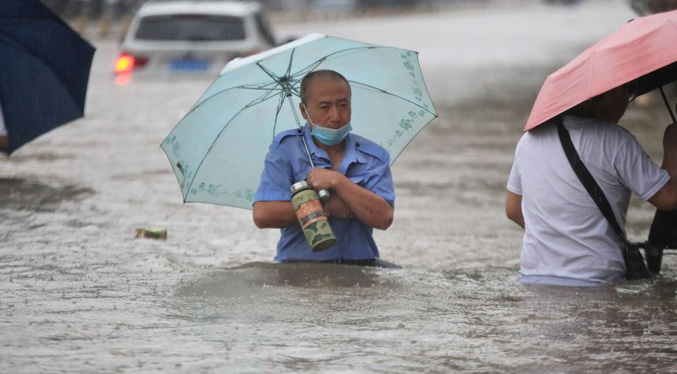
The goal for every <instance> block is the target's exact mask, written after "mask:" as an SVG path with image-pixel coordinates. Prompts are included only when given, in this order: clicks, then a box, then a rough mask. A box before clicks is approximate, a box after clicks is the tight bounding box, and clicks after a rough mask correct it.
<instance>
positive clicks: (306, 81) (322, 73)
mask: <svg viewBox="0 0 677 374" xmlns="http://www.w3.org/2000/svg"><path fill="white" fill-rule="evenodd" d="M320 77H325V78H332V79H336V80H340V81H343V82H345V83H346V84H347V85H348V89H350V83H349V82H348V80H347V79H346V77H344V76H343V75H341V74H339V73H338V72H336V71H334V70H315V71H311V72H310V73H308V74H306V76H305V77H303V79H302V80H301V102H303V103H304V104H307V103H308V87H309V86H310V83H312V81H313V80H314V79H315V78H320Z"/></svg>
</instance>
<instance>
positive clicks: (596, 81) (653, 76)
mask: <svg viewBox="0 0 677 374" xmlns="http://www.w3.org/2000/svg"><path fill="white" fill-rule="evenodd" d="M676 62H677V11H671V12H666V13H659V14H654V15H651V16H646V17H642V18H638V19H635V20H632V21H631V22H628V23H626V24H625V25H623V27H621V28H620V29H618V30H616V31H615V32H614V33H612V34H610V35H608V36H607V37H606V38H604V39H602V40H601V41H599V42H597V43H596V44H594V45H593V46H591V47H589V48H588V49H586V50H585V51H584V52H583V53H581V54H580V55H579V56H578V57H576V58H575V59H574V60H572V61H571V62H569V63H568V64H567V65H565V66H564V67H562V68H561V69H559V70H557V71H556V72H554V73H552V74H551V75H550V76H548V78H547V79H546V80H545V83H543V87H541V91H540V92H539V93H538V97H536V102H535V103H534V107H533V109H532V110H531V114H530V115H529V119H528V120H527V123H526V125H525V126H524V131H529V130H531V129H533V128H534V127H536V126H538V125H540V124H542V123H544V122H546V121H548V120H550V119H552V118H554V117H555V116H557V115H559V114H561V113H563V112H565V111H566V110H568V109H571V108H573V107H574V106H576V105H578V104H580V103H582V102H584V101H586V100H588V99H590V98H593V97H595V96H597V95H599V94H601V93H604V92H606V91H609V90H610V89H612V88H616V87H618V86H621V85H623V84H625V83H628V82H631V81H633V80H636V79H637V92H636V94H637V95H641V94H644V93H646V92H649V91H652V90H654V89H656V88H659V87H661V86H663V85H665V84H667V83H670V82H673V81H675V80H677V63H676ZM668 108H669V107H668Z"/></svg>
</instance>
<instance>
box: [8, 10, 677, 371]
mask: <svg viewBox="0 0 677 374" xmlns="http://www.w3.org/2000/svg"><path fill="white" fill-rule="evenodd" d="M526 4H527V5H522V6H510V7H501V8H500V9H490V8H488V9H484V8H483V9H466V10H454V11H450V12H448V13H444V12H443V13H439V14H412V15H405V16H401V17H388V18H379V19H377V20H365V19H354V20H350V19H342V20H335V21H332V22H319V23H309V22H306V23H303V24H290V23H284V22H280V23H279V24H276V25H274V26H275V29H276V31H277V32H278V33H279V35H280V37H285V36H291V35H301V34H304V33H306V32H310V31H319V32H324V33H327V34H331V35H336V36H344V37H352V38H354V39H358V40H363V41H370V42H373V43H377V44H378V43H381V44H388V45H395V46H400V47H405V48H410V49H414V50H417V51H419V52H420V53H421V55H420V56H421V57H420V58H421V64H422V67H423V70H424V74H425V76H426V80H427V82H428V84H429V89H430V91H431V94H432V96H433V101H434V102H435V105H436V108H437V111H438V113H439V116H440V117H439V118H438V119H436V120H435V121H433V122H432V123H431V124H430V125H429V126H428V127H426V128H425V129H424V130H423V131H422V132H421V133H420V134H419V136H418V137H417V138H416V139H415V140H414V141H413V142H412V143H411V144H410V145H409V146H408V147H407V149H405V151H404V152H403V153H402V154H401V155H400V157H399V158H398V159H397V161H396V162H395V164H394V166H393V176H394V180H395V191H396V194H397V199H396V209H395V221H394V223H393V225H392V226H391V227H390V228H389V229H388V230H387V231H377V232H376V235H375V237H376V241H377V243H378V244H379V247H380V250H381V253H382V256H383V258H384V259H385V260H388V261H391V262H395V263H397V264H399V265H401V266H402V267H403V268H402V269H374V268H362V267H355V266H340V265H326V264H274V263H273V262H272V258H273V256H274V247H275V243H276V241H277V238H278V236H279V233H278V231H277V230H258V229H256V228H255V227H254V225H253V223H252V219H251V212H250V211H246V210H242V209H236V208H228V207H218V206H209V205H203V204H187V205H183V204H182V202H181V195H180V192H179V187H178V184H177V181H176V178H175V177H174V175H173V174H172V172H171V168H170V166H169V165H168V163H167V160H166V157H165V156H164V153H163V152H162V151H161V149H160V148H159V145H160V143H161V141H162V140H163V138H164V136H166V134H167V133H168V132H169V131H170V130H171V129H172V127H173V126H174V125H175V124H176V123H177V122H178V121H179V120H180V119H181V118H182V116H183V115H184V114H185V113H186V112H187V111H188V109H189V108H190V106H191V105H192V104H193V103H194V102H195V101H196V100H197V98H198V97H199V96H200V95H201V93H202V92H203V91H204V90H205V89H206V88H207V87H208V86H209V84H210V83H211V81H212V77H197V78H189V79H185V78H178V77H165V78H153V79H134V78H133V79H132V80H131V81H120V80H116V78H115V77H114V76H113V75H112V73H111V66H112V63H113V60H114V58H115V56H116V54H117V52H118V50H117V48H118V45H117V42H116V41H115V40H109V39H100V38H96V37H92V38H91V40H92V43H93V44H95V45H96V47H97V53H96V56H95V61H94V66H93V68H92V75H91V80H90V89H89V92H88V98H87V110H86V115H85V118H83V119H80V120H78V121H75V122H73V123H71V124H69V125H67V126H64V127H62V128H60V129H58V130H56V131H54V132H52V133H50V134H47V135H45V136H43V137H41V138H39V139H37V140H36V141H34V142H32V143H31V144H29V145H27V146H25V147H24V148H22V149H21V150H19V151H18V152H16V153H15V154H14V155H12V157H11V158H9V159H7V158H2V159H0V194H1V195H2V196H3V198H2V199H0V220H1V221H2V225H1V226H0V372H2V373H413V372H420V373H454V372H460V373H612V372H613V373H639V372H642V373H670V372H673V373H677V363H676V361H675V357H676V354H677V315H676V310H677V302H676V300H675V299H676V297H677V256H674V255H670V256H666V257H665V258H664V261H663V267H662V275H661V276H660V277H659V278H657V279H653V280H650V281H644V282H637V283H627V284H620V285H615V286H608V287H602V288H561V287H535V286H524V285H520V284H519V283H517V282H516V278H517V272H518V269H519V249H520V244H521V235H522V232H521V230H520V229H519V228H518V227H517V226H516V225H514V224H513V223H511V222H509V221H508V220H507V219H506V218H505V214H504V200H505V183H506V181H507V178H508V173H509V170H510V166H511V164H512V157H513V152H514V147H515V145H516V143H517V141H518V139H519V137H520V136H521V129H522V127H523V124H524V123H525V121H526V118H527V116H528V113H529V110H530V108H531V105H532V104H533V100H534V98H535V96H536V94H537V92H538V88H539V87H540V85H541V84H542V82H543V80H544V79H545V77H546V76H547V75H548V74H549V73H550V72H552V71H554V70H555V69H557V68H558V67H559V66H561V65H563V64H564V63H565V62H567V61H568V60H570V59H571V58H573V57H574V56H575V55H577V54H578V53H580V52H581V51H582V50H583V49H584V48H585V47H586V46H588V45H590V44H591V43H594V42H595V41H597V40H599V39H600V38H601V37H602V36H603V35H606V34H607V33H609V32H611V31H612V30H614V29H616V28H617V27H619V26H620V25H621V24H623V23H625V22H626V21H627V19H629V18H632V17H634V14H633V13H632V10H631V9H630V8H629V6H628V5H627V4H626V2H620V1H619V2H615V1H590V2H583V4H581V5H579V6H577V7H558V6H545V5H538V4H531V3H528V2H527V3H526ZM403 25H406V27H403ZM374 29H375V30H377V31H372V33H373V36H371V35H372V34H369V33H367V32H366V31H365V30H374ZM403 29H406V30H403ZM412 30H415V31H416V32H412ZM534 30H538V31H539V32H535V31H534ZM417 35H419V36H417ZM435 35H437V36H438V37H437V38H435V37H434V36H435ZM449 35H452V36H453V37H452V36H449ZM442 36H444V37H442ZM447 37H448V40H444V39H445V38H447ZM671 94H673V95H674V94H675V92H671ZM675 97H676V96H673V97H672V99H671V100H672V101H673V102H674V100H675ZM669 122H670V120H669V116H668V115H667V112H666V111H665V108H664V106H662V103H661V102H660V101H659V97H654V96H651V95H647V96H646V97H641V98H639V99H638V100H637V101H636V102H634V103H633V104H632V105H631V107H630V109H629V111H628V113H627V114H626V116H625V118H624V120H623V121H622V124H623V125H624V126H626V127H627V128H629V129H630V130H631V132H633V134H635V135H636V136H637V138H638V139H639V141H640V143H641V144H643V145H644V146H645V148H646V149H647V151H648V152H649V153H650V155H651V156H652V158H654V160H656V161H657V162H660V160H661V157H662V148H661V139H662V132H663V128H664V127H665V125H666V124H667V123H669ZM653 214H654V209H653V208H651V207H650V206H649V205H648V204H647V203H642V202H640V201H637V200H633V201H632V203H631V208H630V212H629V214H628V234H629V237H630V238H631V239H632V240H637V241H643V240H646V238H647V236H648V232H649V227H650V224H651V220H652V218H653ZM142 227H159V228H163V229H166V230H167V233H168V234H167V240H151V239H136V238H135V230H136V228H142Z"/></svg>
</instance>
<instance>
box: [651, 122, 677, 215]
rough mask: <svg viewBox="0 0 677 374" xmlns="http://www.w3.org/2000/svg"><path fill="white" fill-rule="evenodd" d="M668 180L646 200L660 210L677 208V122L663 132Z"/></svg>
mask: <svg viewBox="0 0 677 374" xmlns="http://www.w3.org/2000/svg"><path fill="white" fill-rule="evenodd" d="M661 167H662V168H663V169H665V170H666V171H667V172H668V174H669V175H670V181H668V183H666V184H665V186H663V187H662V188H661V189H660V190H658V192H656V193H655V194H654V195H653V196H652V197H651V198H650V199H649V200H648V201H649V202H650V203H651V204H653V205H654V206H655V207H657V208H658V209H661V210H676V209H677V124H675V123H673V124H671V125H670V126H668V127H667V128H666V129H665V133H664V134H663V165H662V166H661Z"/></svg>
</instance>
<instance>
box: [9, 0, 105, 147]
mask: <svg viewBox="0 0 677 374" xmlns="http://www.w3.org/2000/svg"><path fill="white" fill-rule="evenodd" d="M93 57H94V47H92V46H91V45H90V44H89V43H87V42H86V41H85V40H84V39H82V38H81V37H80V36H79V35H78V34H77V33H75V32H74V31H73V30H72V29H71V28H70V27H69V26H68V25H67V24H66V23H64V22H63V21H62V20H61V19H60V18H59V17H58V16H56V15H55V14H54V13H52V12H51V11H50V10H49V9H47V8H46V7H45V6H44V5H42V4H41V3H40V2H39V1H37V0H10V1H8V0H3V1H0V106H1V107H2V112H3V114H4V119H5V126H6V127H7V132H8V135H9V149H8V153H10V154H11V153H12V152H14V151H15V150H16V149H18V148H19V147H21V146H22V145H24V144H25V143H27V142H29V141H31V140H33V139H35V138H36V137H38V136H40V135H42V134H44V133H45V132H47V131H50V130H52V129H54V128H56V127H58V126H60V125H62V124H64V123H67V122H70V121H72V120H74V119H77V118H80V117H82V116H83V114H84V108H85V96H86V92H87V82H88V80H89V69H90V66H91V63H92V58H93Z"/></svg>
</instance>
